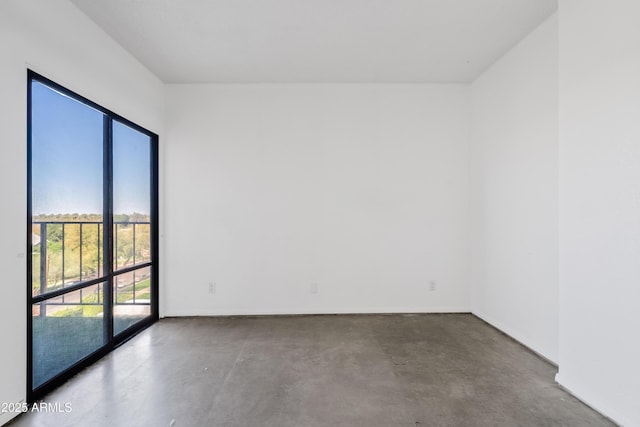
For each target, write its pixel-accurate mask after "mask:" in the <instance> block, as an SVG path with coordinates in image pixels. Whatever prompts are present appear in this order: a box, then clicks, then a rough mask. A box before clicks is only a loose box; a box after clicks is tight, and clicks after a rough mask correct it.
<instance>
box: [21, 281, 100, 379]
mask: <svg viewBox="0 0 640 427" xmlns="http://www.w3.org/2000/svg"><path fill="white" fill-rule="evenodd" d="M103 286H104V284H102V283H101V284H97V285H93V286H89V287H87V288H84V289H81V290H77V291H73V292H70V293H68V294H65V295H63V296H60V297H57V298H51V299H48V300H46V301H43V302H41V303H37V304H33V305H32V309H31V314H32V320H33V332H32V336H33V387H34V388H35V387H38V386H40V385H41V384H43V383H44V382H46V381H47V380H49V379H51V378H53V377H54V376H55V375H57V374H59V373H60V372H62V371H64V370H65V369H67V368H69V367H70V366H71V365H73V364H74V363H76V362H78V361H80V360H81V359H83V358H84V357H86V356H88V355H89V354H91V353H93V352H94V351H96V350H98V349H99V348H100V347H101V346H103V345H104V344H105V343H106V341H105V337H104V327H103V307H104V305H103V303H104V295H103Z"/></svg>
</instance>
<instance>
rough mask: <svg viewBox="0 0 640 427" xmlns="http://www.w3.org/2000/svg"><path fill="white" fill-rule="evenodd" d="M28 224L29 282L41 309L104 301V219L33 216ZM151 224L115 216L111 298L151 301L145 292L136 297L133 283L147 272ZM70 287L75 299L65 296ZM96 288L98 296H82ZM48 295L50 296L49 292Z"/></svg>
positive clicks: (137, 283)
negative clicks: (29, 226) (145, 297)
mask: <svg viewBox="0 0 640 427" xmlns="http://www.w3.org/2000/svg"><path fill="white" fill-rule="evenodd" d="M32 225H33V227H32V248H33V252H32V255H31V256H32V261H33V265H32V276H33V277H32V282H31V286H32V297H35V298H37V300H38V301H39V303H40V305H41V308H40V314H41V315H45V312H46V310H45V307H44V306H43V305H67V306H69V305H74V306H82V305H100V304H103V303H104V301H103V289H102V288H103V286H104V284H105V283H104V280H101V279H105V280H106V277H105V271H104V247H103V246H104V241H103V234H104V233H103V232H104V230H103V226H104V225H103V223H102V222H95V221H33V222H32ZM150 225H151V223H150V222H148V221H114V222H113V239H114V244H113V248H114V250H113V252H114V253H113V266H114V270H115V271H114V276H115V275H117V276H115V277H116V279H114V282H116V283H117V285H115V286H113V292H114V297H113V301H114V304H140V305H147V304H149V301H148V299H144V298H143V299H142V301H136V300H137V299H140V298H138V297H139V295H138V294H139V291H140V290H139V289H136V285H139V284H140V282H141V281H144V280H146V279H147V278H148V277H149V275H150V273H149V271H150V268H149V266H150V265H151V250H150V249H151V248H150V230H151V227H150ZM70 240H71V241H72V242H70ZM70 246H71V247H70ZM37 258H39V259H37ZM87 258H89V260H87ZM87 264H89V265H87ZM36 280H37V283H36ZM92 285H97V286H92ZM67 288H68V292H67V291H66V290H67ZM145 288H146V287H145ZM143 289H144V288H143ZM76 292H77V293H76ZM71 293H74V294H75V295H74V298H73V301H66V300H65V297H68V296H69V294H71ZM96 293H97V300H95V301H94V300H93V299H92V300H91V301H90V302H85V299H86V298H85V297H88V295H95V294H96ZM119 293H120V295H119ZM78 294H79V295H78ZM48 295H51V297H50V298H47V296H48ZM128 295H130V296H131V298H130V300H127V301H121V300H122V298H120V296H124V297H126V296H128Z"/></svg>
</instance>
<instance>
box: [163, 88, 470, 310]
mask: <svg viewBox="0 0 640 427" xmlns="http://www.w3.org/2000/svg"><path fill="white" fill-rule="evenodd" d="M167 106H168V109H167V117H168V118H167V124H166V128H167V146H166V150H167V151H166V205H165V211H164V214H165V220H166V224H167V230H168V232H167V235H166V251H167V252H166V258H165V262H164V264H163V265H164V266H165V269H166V274H167V276H166V277H167V281H166V289H165V291H166V296H167V302H166V304H167V307H166V314H167V315H171V316H177V315H209V314H228V313H232V314H242V313H334V312H335V313H337V312H427V311H468V310H469V288H468V262H467V259H468V252H469V219H468V218H469V217H468V215H469V208H468V199H469V192H468V186H469V184H468V144H467V142H468V123H469V120H468V87H467V86H464V85H303V84H299V85H169V86H168V92H167ZM431 280H435V281H436V290H435V291H429V282H430V281H431ZM209 282H215V284H216V293H215V294H214V295H210V294H209V293H208V283H209ZM314 282H317V283H318V284H319V292H318V294H317V295H314V294H311V293H310V284H311V283H314Z"/></svg>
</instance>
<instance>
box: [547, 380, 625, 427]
mask: <svg viewBox="0 0 640 427" xmlns="http://www.w3.org/2000/svg"><path fill="white" fill-rule="evenodd" d="M556 382H557V383H558V385H559V386H560V387H561V388H562V389H564V390H565V391H567V392H568V393H569V394H571V395H572V396H573V397H575V398H576V399H578V400H579V401H580V402H582V403H584V404H585V405H587V406H588V407H589V408H591V409H593V410H594V411H596V412H598V413H599V414H601V415H602V416H603V417H605V418H607V419H608V420H610V421H611V422H612V423H614V424H617V425H619V426H631V425H632V424H631V422H630V421H627V420H626V419H625V418H624V417H618V416H616V415H614V414H615V412H616V411H613V410H612V409H611V408H609V407H607V405H603V404H602V403H600V402H596V401H595V400H593V399H590V398H588V397H585V395H584V394H582V393H580V392H579V391H576V390H579V388H580V387H575V386H574V385H572V384H571V382H570V381H569V382H567V381H565V378H564V377H563V376H562V375H561V374H560V372H558V373H557V374H556Z"/></svg>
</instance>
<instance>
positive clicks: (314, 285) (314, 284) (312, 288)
mask: <svg viewBox="0 0 640 427" xmlns="http://www.w3.org/2000/svg"><path fill="white" fill-rule="evenodd" d="M309 293H311V294H312V295H317V294H318V282H311V284H310V285H309Z"/></svg>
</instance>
